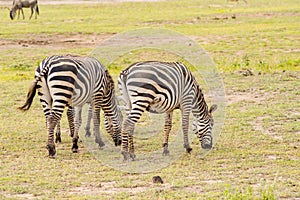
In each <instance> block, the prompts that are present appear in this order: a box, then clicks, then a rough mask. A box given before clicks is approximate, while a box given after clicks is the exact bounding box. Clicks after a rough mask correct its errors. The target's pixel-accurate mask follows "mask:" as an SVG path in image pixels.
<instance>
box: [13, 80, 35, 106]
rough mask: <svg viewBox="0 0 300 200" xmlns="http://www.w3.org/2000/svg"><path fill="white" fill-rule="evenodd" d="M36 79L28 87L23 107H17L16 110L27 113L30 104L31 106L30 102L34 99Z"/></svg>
mask: <svg viewBox="0 0 300 200" xmlns="http://www.w3.org/2000/svg"><path fill="white" fill-rule="evenodd" d="M37 82H38V81H37V79H35V80H34V81H33V82H32V83H31V85H30V87H29V90H28V94H27V99H26V102H25V104H24V105H23V106H21V107H19V108H18V109H19V110H22V111H27V110H29V108H30V106H31V104H32V101H33V99H34V96H35V93H36V88H37V87H36V86H37Z"/></svg>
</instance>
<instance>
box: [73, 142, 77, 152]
mask: <svg viewBox="0 0 300 200" xmlns="http://www.w3.org/2000/svg"><path fill="white" fill-rule="evenodd" d="M72 152H73V153H78V145H77V144H73V146H72Z"/></svg>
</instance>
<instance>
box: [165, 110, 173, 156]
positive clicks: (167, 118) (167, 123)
mask: <svg viewBox="0 0 300 200" xmlns="http://www.w3.org/2000/svg"><path fill="white" fill-rule="evenodd" d="M172 115H173V112H170V113H167V114H166V116H165V127H164V132H165V137H164V143H163V155H164V156H166V155H169V153H170V152H169V150H168V142H169V134H170V131H171V129H172Z"/></svg>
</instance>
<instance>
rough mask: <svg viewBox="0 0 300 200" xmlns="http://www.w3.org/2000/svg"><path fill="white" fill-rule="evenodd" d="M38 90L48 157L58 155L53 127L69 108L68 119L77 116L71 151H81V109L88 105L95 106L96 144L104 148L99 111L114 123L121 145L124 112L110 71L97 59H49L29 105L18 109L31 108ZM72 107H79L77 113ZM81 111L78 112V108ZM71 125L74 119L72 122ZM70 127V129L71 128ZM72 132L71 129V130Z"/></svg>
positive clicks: (32, 89) (43, 64)
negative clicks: (79, 146) (46, 134)
mask: <svg viewBox="0 0 300 200" xmlns="http://www.w3.org/2000/svg"><path fill="white" fill-rule="evenodd" d="M36 90H37V91H38V95H39V98H40V102H41V104H42V106H43V111H44V115H45V117H46V123H47V131H48V141H47V146H46V147H47V149H48V151H49V156H50V157H54V156H55V154H56V150H55V143H54V128H55V126H56V125H57V123H58V122H59V121H60V119H61V116H62V113H63V111H64V108H65V107H69V108H71V109H68V112H67V116H68V118H70V117H72V115H73V116H74V115H75V123H74V135H73V146H72V151H73V152H74V153H76V152H78V144H77V143H78V138H79V137H78V130H79V127H80V125H81V107H82V106H83V105H84V104H85V103H90V104H91V106H92V110H93V111H92V113H93V121H94V134H95V141H96V143H98V144H99V147H102V146H104V143H103V141H102V139H101V137H100V132H99V126H100V109H102V110H103V111H104V113H105V116H106V117H107V119H109V120H108V123H111V124H110V125H111V130H112V131H113V133H112V136H113V140H114V142H115V144H117V143H119V141H118V140H119V139H120V132H121V127H122V113H121V111H120V110H119V108H118V106H117V100H116V97H115V88H114V81H113V79H112V77H111V76H110V74H109V72H108V70H107V69H106V68H105V67H104V66H103V65H102V64H101V63H100V62H99V61H98V60H96V59H94V58H91V57H79V56H72V55H65V56H57V55H54V56H50V57H48V58H46V59H44V60H43V61H42V62H41V63H40V65H39V66H38V67H37V69H36V73H35V78H34V81H33V82H32V84H31V86H30V88H29V91H28V94H27V99H26V102H25V104H24V105H23V106H21V107H19V109H21V110H23V111H26V110H28V109H29V108H30V106H31V104H32V101H33V98H34V96H35V93H36ZM73 107H76V109H75V112H74V111H73ZM77 108H78V109H77ZM70 121H71V122H72V120H69V123H70ZM70 127H71V126H70ZM71 133H72V129H71Z"/></svg>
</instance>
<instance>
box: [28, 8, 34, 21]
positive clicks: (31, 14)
mask: <svg viewBox="0 0 300 200" xmlns="http://www.w3.org/2000/svg"><path fill="white" fill-rule="evenodd" d="M32 15H33V7H31V15H30V17H29V19H31V17H32Z"/></svg>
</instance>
